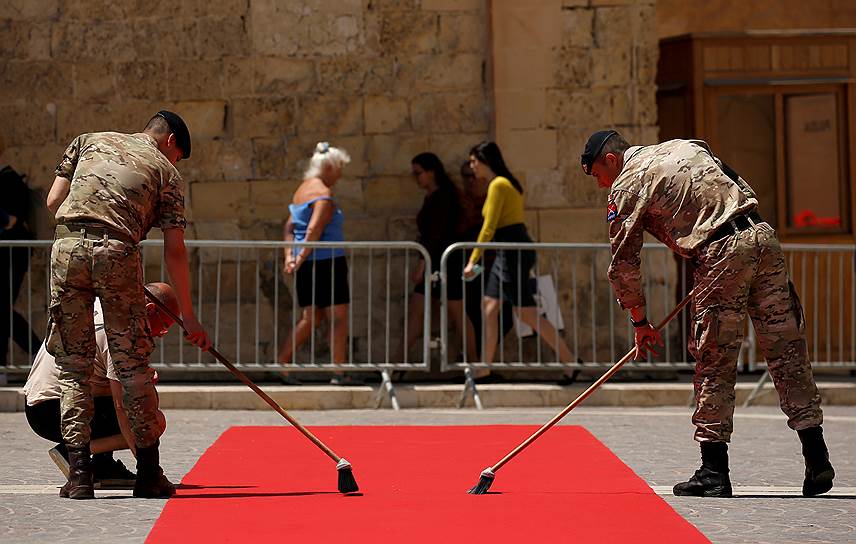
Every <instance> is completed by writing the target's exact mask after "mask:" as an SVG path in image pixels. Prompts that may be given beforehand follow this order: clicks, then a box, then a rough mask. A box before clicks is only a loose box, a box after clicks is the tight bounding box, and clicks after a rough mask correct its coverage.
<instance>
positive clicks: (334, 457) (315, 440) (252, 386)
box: [143, 287, 341, 463]
mask: <svg viewBox="0 0 856 544" xmlns="http://www.w3.org/2000/svg"><path fill="white" fill-rule="evenodd" d="M143 289H144V290H145V292H146V296H147V297H148V298H149V300H151V301H152V302H153V303H154V305H155V306H157V307H158V308H160V309H161V310H162V311H163V312H164V313H166V315H168V316H170V317H171V318H172V319H173V321H175V322H176V323H178V326H179V327H181V328H182V330H184V332H185V333H187V329H185V328H184V322H183V321H182V320H181V318H180V317H178V316H177V315H175V313H174V312H173V311H172V310H170V309H169V308H168V307H167V306H166V305H165V304H164V303H163V302H161V301H160V300H158V299H157V297H155V296H154V295H153V294H152V292H151V291H149V290H148V289H147V288H146V287H143ZM208 351H209V353H211V355H213V356H214V358H215V359H217V360H218V361H220V363H221V364H222V365H223V366H225V367H226V368H227V369H228V370H229V372H231V373H232V374H234V375H235V377H236V378H238V379H239V380H241V381H242V382H243V383H244V385H246V386H247V387H249V388H250V389H252V390H253V391H254V392H255V394H256V395H258V396H260V397H261V398H262V400H263V401H265V402H266V403H268V406H270V407H271V408H273V409H274V410H275V411H276V412H277V413H278V414H279V415H281V416H282V417H284V418H285V419H286V421H288V422H289V423H291V424H292V425H293V426H294V428H295V429H297V430H298V431H300V432H301V433H303V435H304V436H305V437H306V438H308V439H309V440H311V441H312V443H313V444H315V445H316V446H318V448H320V449H321V451H323V452H324V453H326V454H327V456H328V457H330V459H332V460H333V461H335V462H337V463H338V462H339V460H340V459H341V457H339V456H338V455H336V454H335V453H334V452H333V450H331V449H330V448H328V447H327V445H326V444H324V443H323V442H321V440H320V439H318V437H316V436H315V435H314V434H312V433H311V432H310V431H309V429H307V428H306V427H304V426H303V425H301V424H300V423H299V422H298V421H297V420H296V419H294V418H293V417H291V416H290V415H288V412H286V411H285V410H284V409H283V408H282V406H280V405H279V403H277V402H276V401H275V400H273V399H272V398H271V397H270V395H268V394H267V393H265V392H264V391H262V390H261V389H260V388H259V386H257V385H256V384H255V383H253V381H252V380H250V379H249V378H248V377H247V375H246V374H244V373H243V372H241V371H240V370H238V369H237V368H236V367H235V365H233V364H232V363H230V362H229V360H228V359H226V358H225V357H223V356H222V355H221V354H220V352H219V351H217V350H216V349H214V348H213V347H212V348H210V349H209V350H208Z"/></svg>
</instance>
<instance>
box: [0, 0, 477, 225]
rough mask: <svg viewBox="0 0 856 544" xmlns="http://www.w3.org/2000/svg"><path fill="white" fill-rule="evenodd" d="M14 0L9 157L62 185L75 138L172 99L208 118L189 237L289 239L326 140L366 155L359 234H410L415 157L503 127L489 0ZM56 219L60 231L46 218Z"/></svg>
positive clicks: (130, 127) (455, 153)
mask: <svg viewBox="0 0 856 544" xmlns="http://www.w3.org/2000/svg"><path fill="white" fill-rule="evenodd" d="M172 6H173V4H172V3H170V2H106V1H105V2H100V1H89V0H78V1H74V0H70V1H58V0H53V1H51V0H14V1H11V2H4V3H3V6H2V7H0V48H2V49H0V55H2V60H0V116H2V118H3V119H4V122H3V126H2V128H0V131H1V132H2V136H3V139H4V140H5V142H6V145H7V146H8V148H7V150H6V152H5V153H4V154H3V155H2V160H3V161H4V162H9V163H12V164H13V165H15V167H16V168H18V169H19V170H22V171H24V172H26V173H28V174H29V176H30V182H31V184H33V186H35V187H37V188H42V189H45V188H47V187H48V186H49V184H50V183H51V181H52V180H53V176H52V174H51V171H52V169H53V166H54V165H55V163H56V162H57V160H58V158H59V156H60V155H61V153H62V150H63V148H64V146H65V145H66V144H67V143H68V141H69V140H70V139H71V138H73V137H74V136H75V135H77V134H79V133H82V132H89V131H97V130H107V129H110V130H119V131H137V130H140V129H141V128H142V125H143V124H144V123H145V122H146V120H147V119H148V117H149V116H150V115H151V114H152V113H153V112H155V111H157V110H158V109H160V108H170V109H174V110H175V111H177V112H179V113H181V114H182V115H183V116H184V117H185V118H186V120H187V121H188V124H189V126H190V128H191V132H192V134H193V138H194V150H193V157H192V159H191V160H189V161H187V162H185V163H182V164H180V165H179V167H180V170H181V171H182V174H183V175H184V178H185V180H186V182H187V184H188V190H187V194H188V199H187V200H188V204H189V208H190V219H191V224H192V228H191V231H190V232H189V234H188V236H189V237H198V238H229V239H235V238H242V239H267V238H279V237H280V236H281V224H282V221H283V220H284V219H285V217H286V213H287V210H286V207H285V206H286V204H287V202H288V201H289V199H290V196H291V193H292V191H293V189H294V187H295V185H296V183H298V182H299V180H300V175H301V172H302V166H303V165H302V161H303V160H305V158H306V157H308V155H309V154H310V153H311V151H312V149H313V148H314V146H315V143H316V142H317V141H318V140H329V141H331V142H332V143H333V144H334V145H339V146H342V147H344V148H345V149H347V150H348V151H349V152H350V153H351V155H352V157H353V163H352V164H351V165H350V166H349V167H348V169H347V170H346V172H345V178H344V179H343V180H342V183H341V185H340V187H339V188H338V191H339V193H340V198H341V200H342V204H343V207H344V208H345V209H346V212H347V214H348V231H349V237H350V238H351V239H378V240H382V239H388V238H411V237H412V236H413V227H412V221H411V220H410V219H411V218H412V216H413V214H414V212H415V210H416V209H418V206H419V204H420V203H421V199H422V195H421V194H420V192H419V191H417V190H416V189H415V186H414V183H413V181H412V179H411V178H410V176H409V172H410V170H409V167H410V166H409V159H410V157H412V156H413V155H414V154H416V153H418V152H421V151H426V150H435V151H436V152H437V153H438V154H439V155H440V156H441V157H442V158H443V159H445V160H446V161H448V163H449V164H450V167H455V166H457V165H458V164H459V163H460V161H462V160H463V159H464V157H465V154H466V151H467V150H468V149H469V147H470V146H472V145H473V144H474V143H476V142H478V141H479V140H482V139H484V138H485V137H487V135H488V127H489V109H488V102H487V100H486V96H487V85H486V81H485V77H484V73H485V65H486V63H487V55H486V28H487V25H486V24H485V20H486V19H485V7H484V5H483V2H482V1H481V0H469V1H456V2H449V1H441V0H423V1H421V2H420V1H417V0H398V1H392V0H365V1H364V0H309V1H301V2H296V1H291V2H283V1H276V0H213V1H206V2H181V3H179V4H178V5H176V6H175V7H174V8H173V7H172ZM40 232H41V234H42V235H43V236H48V235H49V233H50V228H49V222H48V221H44V222H43V224H42V225H41V229H40Z"/></svg>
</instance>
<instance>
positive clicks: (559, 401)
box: [0, 382, 856, 412]
mask: <svg viewBox="0 0 856 544" xmlns="http://www.w3.org/2000/svg"><path fill="white" fill-rule="evenodd" d="M587 386H588V384H583V385H573V386H559V385H550V384H537V383H534V384H533V383H509V384H484V385H479V386H478V389H479V394H480V396H481V400H482V403H483V404H484V406H485V408H508V407H547V406H565V405H567V404H569V403H570V402H571V401H572V400H574V399H575V398H576V397H577V396H578V395H579V394H580V393H582V392H583V391H584V390H585V387H587ZM818 387H819V388H820V391H821V396H822V397H823V404H824V406H856V384H854V383H839V382H821V383H819V384H818ZM261 388H262V389H263V390H264V391H265V392H266V393H268V394H269V395H270V396H271V397H272V398H273V399H274V400H276V401H277V402H278V403H279V404H280V405H281V406H282V407H283V408H285V409H286V410H334V409H336V410H340V409H365V408H374V407H375V398H376V396H377V387H376V386H367V385H366V386H334V385H300V386H288V385H264V384H262V385H261ZM462 388H463V385H461V384H430V385H422V384H402V385H396V387H395V391H396V395H397V397H398V401H399V403H400V405H401V407H402V408H405V409H406V408H454V407H456V406H457V402H458V398H459V397H460V394H461V389H462ZM753 388H754V384H752V383H740V384H738V385H737V404H738V406H739V405H740V404H742V403H743V400H744V399H745V398H746V397H747V396H748V395H749V393H750V392H751V390H752V389H753ZM691 391H692V386H691V385H690V384H686V383H657V382H645V383H614V384H609V383H608V384H604V385H603V386H602V387H601V388H600V389H599V390H598V391H596V392H595V393H594V394H592V396H591V397H589V398H588V399H586V401H585V405H586V406H622V407H623V406H627V407H631V406H636V407H648V406H688V405H689V402H690V394H691ZM158 394H159V396H160V405H161V407H162V408H164V409H196V410H267V409H269V407H268V406H267V404H265V402H264V401H263V400H261V399H260V398H259V397H258V396H256V394H255V393H253V392H252V391H251V390H250V389H249V388H247V387H246V386H244V385H239V384H238V385H172V384H162V385H159V386H158ZM24 403H25V401H24V395H23V393H22V392H21V390H20V387H12V386H7V387H0V412H22V411H23V410H24ZM753 404H755V405H762V406H778V404H779V400H778V396H777V395H776V393H775V390H774V389H773V387H772V385H770V384H767V385H766V386H765V387H764V389H763V390H762V391H761V393H760V394H759V395H758V396H757V397H756V399H755V401H754V403H753ZM383 406H384V407H389V401H388V400H384V403H383ZM467 406H472V400H471V399H470V400H469V401H468V403H467Z"/></svg>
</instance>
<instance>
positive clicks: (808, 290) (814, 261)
mask: <svg viewBox="0 0 856 544" xmlns="http://www.w3.org/2000/svg"><path fill="white" fill-rule="evenodd" d="M51 244H52V241H50V240H38V241H0V290H2V293H3V294H4V295H5V297H4V298H6V300H14V305H9V304H7V305H6V307H2V306H0V330H3V331H4V332H6V333H7V334H8V336H9V337H10V341H9V346H8V348H6V349H5V356H6V363H7V366H6V367H5V369H4V368H2V367H0V377H3V376H4V375H5V373H26V372H27V371H28V370H29V367H30V363H31V361H32V359H33V356H34V355H35V353H36V351H37V350H38V347H39V346H38V343H37V341H38V340H39V339H40V338H43V337H44V333H45V328H46V327H45V325H46V323H47V313H46V308H47V305H48V296H49V295H48V294H49V267H50V247H51ZM294 245H298V244H296V243H286V242H266V241H220V240H188V241H187V246H188V248H189V250H190V255H191V272H192V275H193V282H192V283H193V290H194V292H193V295H194V299H195V301H196V302H195V303H196V305H197V306H196V310H197V317H198V318H199V319H200V321H201V322H202V323H203V324H204V325H205V326H206V327H207V329H208V331H209V332H210V333H211V335H212V339H213V340H214V342H215V343H216V345H218V346H219V347H220V349H221V351H222V352H223V353H225V354H226V355H227V356H230V357H233V358H234V359H233V362H235V363H236V364H237V365H238V367H239V368H241V369H242V370H245V371H253V370H256V371H266V372H273V373H279V372H282V371H288V372H289V373H291V372H295V373H299V372H327V373H330V372H339V371H347V372H349V373H352V372H355V371H371V372H381V375H382V386H381V388H380V389H379V397H378V400H379V401H382V395H384V394H385V395H388V396H389V397H390V400H391V402H392V403H393V405H397V401H396V400H395V398H394V388H393V386H392V381H391V378H390V372H392V371H394V370H421V371H427V370H429V369H430V361H431V348H432V344H433V345H439V348H440V361H441V369H442V370H444V371H450V370H462V371H464V372H465V374H466V375H467V387H466V389H465V391H464V396H462V402H463V401H464V400H465V399H466V397H465V395H467V394H468V393H467V391H473V390H474V387H475V382H474V381H473V380H472V378H473V374H474V372H479V371H484V370H489V369H490V370H493V369H495V370H513V371H516V372H517V373H518V375H519V376H521V377H526V375H527V373H530V372H541V371H545V370H551V371H556V372H562V371H565V372H568V373H572V372H574V371H578V370H582V369H591V368H602V367H606V366H609V365H611V364H612V363H613V362H614V361H615V360H617V358H619V357H620V356H621V355H623V354H624V353H625V352H626V350H627V349H629V346H630V345H631V344H632V333H633V331H632V327H631V326H630V324H629V322H628V321H627V318H626V313H625V312H623V311H621V310H620V308H618V306H617V304H615V301H614V300H613V296H612V291H611V289H610V286H609V284H608V281H607V279H606V270H607V267H608V265H609V262H610V249H609V246H608V244H570V243H568V244H542V243H535V244H522V245H521V244H501V243H488V244H475V243H458V244H454V245H452V246H450V247H449V248H448V249H447V251H446V252H445V253H444V255H443V257H442V260H441V263H440V273H439V274H437V275H435V277H432V276H431V274H430V270H431V267H430V257H429V256H428V254H427V253H426V251H425V250H424V248H423V247H422V246H420V245H418V244H415V243H412V242H344V243H323V242H317V243H312V244H305V245H307V246H311V247H319V248H325V247H326V248H334V247H338V248H342V249H344V251H345V253H346V257H347V259H348V264H349V278H348V279H349V284H350V290H351V304H350V306H349V312H348V329H349V332H350V334H349V335H348V358H347V362H346V363H345V364H341V365H339V364H335V363H334V362H333V361H332V353H331V352H330V349H329V341H328V339H327V335H326V334H321V333H320V332H318V331H316V330H314V328H313V334H312V335H311V336H310V338H309V340H308V341H307V342H306V344H305V345H304V346H303V347H302V348H301V349H300V350H296V352H295V353H294V355H295V356H296V357H295V361H296V362H295V363H293V364H289V365H287V366H285V365H281V364H279V363H277V362H276V356H277V351H278V349H279V347H280V346H281V344H282V342H283V341H284V339H285V335H286V334H288V331H289V330H293V327H294V325H295V323H296V321H297V319H298V314H299V308H297V302H296V298H295V296H294V293H295V281H296V280H295V277H294V276H286V275H285V274H283V271H282V263H283V251H284V249H285V248H287V247H292V246H294ZM142 247H143V249H142V250H143V258H144V269H145V277H146V280H147V281H157V280H164V279H165V278H166V270H165V267H164V265H163V261H162V257H161V254H162V249H163V242H162V241H160V240H151V241H146V242H144V243H143V244H142ZM475 247H481V248H483V249H486V250H487V252H488V254H489V253H490V252H491V251H494V250H496V249H505V250H508V251H518V252H520V251H524V250H532V251H535V252H536V254H537V260H536V264H535V266H534V268H533V273H534V276H535V278H537V280H536V281H537V282H538V285H539V287H541V286H542V285H543V288H540V289H539V293H540V295H539V297H538V298H539V301H540V302H541V306H542V311H539V312H538V318H537V319H538V323H539V325H538V326H536V328H540V320H541V319H545V320H552V321H553V322H555V323H557V324H558V325H560V327H559V328H557V335H558V336H560V337H561V338H562V339H563V340H564V341H565V342H566V344H567V345H568V347H569V349H570V351H571V353H572V354H573V357H572V358H571V360H567V361H565V360H560V358H558V357H557V355H556V353H555V352H553V351H552V350H550V348H549V347H547V346H546V345H544V344H543V343H542V342H541V340H542V339H540V338H539V337H538V335H531V336H526V335H525V334H526V331H523V330H522V328H521V330H520V332H519V333H518V332H517V328H516V325H514V324H512V323H508V321H509V320H510V319H511V318H510V316H509V313H508V312H507V311H506V310H503V311H502V312H500V321H501V322H500V324H499V327H500V330H503V329H506V328H508V326H510V328H511V330H510V331H509V332H508V333H507V334H500V336H499V345H498V348H497V355H496V357H495V362H493V363H491V364H489V365H488V364H486V363H484V362H482V361H480V360H478V359H479V356H478V355H476V357H475V360H472V358H471V357H469V356H468V355H467V352H468V351H471V350H468V348H470V346H468V345H467V343H468V339H467V335H466V334H465V332H464V331H450V327H449V315H448V312H449V300H448V287H449V282H450V281H460V280H458V279H456V278H459V277H460V272H461V271H459V270H450V269H449V263H450V262H451V261H450V260H449V256H450V255H451V254H452V253H453V252H455V251H464V252H467V251H469V250H471V249H472V248H475ZM784 249H785V254H786V259H787V264H788V267H789V270H790V274H791V277H792V279H793V282H794V284H795V286H796V289H797V292H798V293H799V295H800V297H801V299H802V302H803V307H804V309H805V314H806V316H807V323H806V332H807V337H808V344H809V354H810V357H811V359H812V361H813V362H812V364H813V366H814V367H815V369H817V370H818V371H821V372H823V371H841V370H842V369H843V370H844V371H851V372H852V371H853V370H854V369H856V363H854V361H856V260H854V255H856V246H854V245H809V244H801V245H798V244H786V245H785V246H784ZM420 256H421V258H423V259H424V260H425V261H426V263H428V265H427V266H426V267H425V272H424V278H423V281H425V282H426V285H427V284H428V283H429V282H431V281H440V282H441V286H442V289H441V292H442V296H441V311H440V321H441V323H440V339H439V342H434V341H433V339H432V338H431V311H430V305H429V304H426V305H425V307H424V308H423V319H422V341H421V344H419V343H418V342H417V344H419V345H417V346H414V348H415V349H413V350H412V351H414V352H417V353H416V354H415V357H413V359H412V360H411V358H410V355H409V353H410V351H411V350H410V349H409V348H410V346H406V348H408V349H401V348H400V345H401V344H406V338H407V334H406V331H407V329H408V325H409V324H408V319H409V313H410V312H409V305H410V304H411V303H412V298H411V296H412V291H413V285H411V284H412V280H411V279H410V277H411V269H412V267H413V265H414V264H415V263H416V261H417V260H418V259H419V258H420ZM488 257H489V255H488ZM642 264H643V277H644V279H645V290H646V297H647V301H648V312H649V315H651V316H654V317H656V316H659V315H665V314H666V313H667V312H668V311H669V310H670V309H671V308H672V307H673V306H674V304H676V303H677V301H678V300H679V299H680V298H681V297H682V295H683V293H685V292H686V291H687V290H688V280H689V273H690V272H691V271H689V270H688V265H687V263H686V262H685V261H683V260H678V259H675V257H674V256H673V255H672V253H671V251H669V250H668V249H667V248H665V247H663V246H662V245H659V244H646V245H645V246H644V248H643V254H642ZM489 273H490V268H489V267H486V270H485V272H484V273H482V274H481V275H480V276H479V277H478V278H476V279H475V280H474V281H472V282H465V283H463V290H464V299H465V304H464V305H465V307H467V306H469V309H470V310H472V304H473V300H474V301H475V302H474V303H475V305H476V308H475V314H473V313H472V312H468V314H470V315H471V316H475V317H476V318H479V314H480V300H481V297H482V293H483V291H484V288H485V285H486V282H487V274H489ZM529 281H533V280H532V279H529ZM331 288H332V286H331ZM551 288H552V289H551ZM18 291H20V292H18ZM551 291H552V293H554V294H555V296H554V297H553V299H551V298H550V292H551ZM548 299H549V300H548ZM0 301H2V299H0ZM551 301H552V302H555V304H552V305H551V304H550V302H551ZM545 302H546V303H545ZM3 317H5V319H2V318H3ZM481 322H482V325H481V326H480V327H479V328H478V330H476V337H475V341H476V342H477V343H479V344H480V343H482V341H483V339H484V320H483V319H482V320H481ZM28 326H29V328H30V329H32V331H34V332H35V335H36V337H35V338H34V336H33V335H32V334H30V332H29V330H28ZM688 326H689V322H688V320H687V317H686V316H685V315H683V316H681V317H679V318H677V319H675V320H674V321H673V322H672V323H671V324H670V325H669V326H668V328H667V330H666V331H665V334H664V340H665V346H664V347H663V349H662V350H661V355H660V356H659V357H649V358H648V360H646V361H639V362H633V363H630V364H628V365H627V367H626V368H627V369H628V370H630V369H636V370H637V371H640V372H643V373H645V372H649V371H650V372H655V371H658V370H661V369H674V370H677V369H691V368H692V367H693V364H694V363H693V362H692V360H691V358H690V357H689V354H688V352H687V338H688V332H689V329H688ZM324 332H327V331H324ZM330 332H334V331H330ZM453 340H454V341H453ZM0 348H2V345H0ZM759 360H763V358H762V356H761V354H760V350H759V349H758V348H757V347H756V346H755V341H754V336H753V335H752V329H751V327H750V328H749V329H748V331H747V336H746V341H745V342H744V350H742V352H741V362H740V368H741V369H744V370H754V369H757V368H759V367H758V364H759V363H758V361H759ZM153 364H154V366H155V367H156V368H158V369H163V370H170V371H177V372H187V373H188V374H191V373H192V374H193V375H195V376H202V375H204V373H205V372H208V371H218V372H219V371H221V370H222V368H221V367H220V365H218V364H217V363H216V362H215V361H214V360H213V358H211V357H210V356H207V355H204V354H202V353H201V352H199V351H198V350H197V349H196V348H195V347H193V346H191V345H190V344H187V343H186V342H184V340H183V337H182V335H181V334H180V333H179V331H178V330H177V329H176V328H174V329H173V330H172V331H171V332H170V333H169V334H168V335H167V336H166V337H165V338H164V339H161V340H159V341H158V342H157V347H156V351H155V354H154V356H153ZM761 385H763V383H760V384H759V387H758V391H760V390H761V387H760V386H761ZM476 398H477V397H476ZM751 398H754V395H753V396H752V397H751ZM751 398H750V402H751ZM479 402H480V401H479Z"/></svg>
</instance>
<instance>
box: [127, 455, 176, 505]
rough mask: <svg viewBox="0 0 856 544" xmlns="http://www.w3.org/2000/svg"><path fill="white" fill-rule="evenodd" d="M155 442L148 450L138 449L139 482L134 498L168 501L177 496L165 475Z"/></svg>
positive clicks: (135, 485) (135, 487)
mask: <svg viewBox="0 0 856 544" xmlns="http://www.w3.org/2000/svg"><path fill="white" fill-rule="evenodd" d="M159 446H160V442H155V443H154V444H153V445H151V446H149V447H147V448H139V447H138V448H137V481H136V483H135V484H134V496H135V497H139V498H143V499H166V498H169V497H172V496H173V495H175V486H174V485H172V482H170V481H169V480H167V479H166V476H164V475H163V469H162V468H161V467H160V455H159V454H158V447H159Z"/></svg>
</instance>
